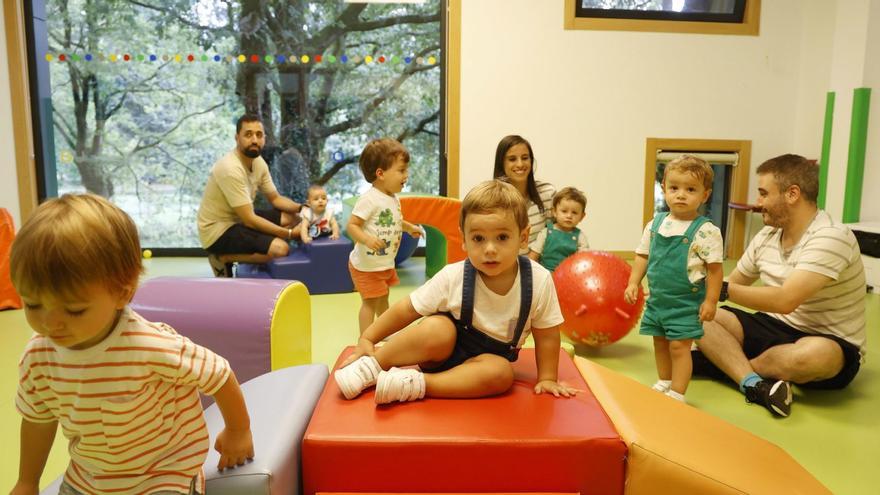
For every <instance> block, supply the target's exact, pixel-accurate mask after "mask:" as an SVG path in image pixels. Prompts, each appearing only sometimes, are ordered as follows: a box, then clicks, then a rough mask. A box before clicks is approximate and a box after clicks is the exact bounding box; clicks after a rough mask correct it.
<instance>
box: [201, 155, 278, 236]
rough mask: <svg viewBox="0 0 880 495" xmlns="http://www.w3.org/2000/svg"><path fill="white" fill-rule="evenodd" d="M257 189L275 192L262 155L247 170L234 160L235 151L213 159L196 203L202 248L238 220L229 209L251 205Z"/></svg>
mask: <svg viewBox="0 0 880 495" xmlns="http://www.w3.org/2000/svg"><path fill="white" fill-rule="evenodd" d="M257 191H260V192H261V193H263V194H264V195H265V194H271V193H273V192H275V191H277V189H276V188H275V183H274V182H272V176H271V175H269V165H267V164H266V161H265V160H263V158H262V157H259V156H258V157H257V158H255V159H254V161H253V166H252V167H251V170H250V171H248V169H247V167H245V166H244V164H243V163H241V160H239V159H238V155H236V154H235V150H233V151H230V152H229V153H227V154H226V155H225V156H224V157H223V158H221V159H219V160H217V163H215V164H214V166H213V167H212V168H211V173H210V174H209V175H208V182H207V183H206V184H205V192H204V194H203V195H202V204H201V206H199V215H198V220H199V241H201V243H202V247H204V248H208V247H210V246H211V245H212V244H214V243H215V242H217V239H219V238H220V236H221V235H223V233H224V232H226V231H227V230H229V227H232V226H233V225H234V224H236V223H239V222H241V219H240V218H238V215H236V214H235V210H233V208H237V207H239V206H244V205H247V204H253V202H254V199H255V198H256V197H257Z"/></svg>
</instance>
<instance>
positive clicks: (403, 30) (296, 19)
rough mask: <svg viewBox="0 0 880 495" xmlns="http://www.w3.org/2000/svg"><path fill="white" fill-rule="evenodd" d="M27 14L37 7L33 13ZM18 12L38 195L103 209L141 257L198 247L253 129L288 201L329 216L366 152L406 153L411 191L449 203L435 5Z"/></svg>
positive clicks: (333, 3)
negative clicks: (318, 201) (199, 221)
mask: <svg viewBox="0 0 880 495" xmlns="http://www.w3.org/2000/svg"><path fill="white" fill-rule="evenodd" d="M27 3H28V4H30V3H31V2H27ZM29 8H31V9H32V10H31V11H29V12H27V15H28V18H29V19H32V21H33V22H32V24H31V25H30V26H29V27H30V31H29V33H28V35H29V40H28V41H29V53H30V55H31V57H32V61H31V64H32V66H33V67H35V68H36V70H34V71H31V72H32V73H33V74H35V77H34V79H33V80H32V87H31V92H32V95H34V106H33V108H34V109H35V115H34V121H35V124H34V125H35V128H36V130H37V132H36V138H37V139H36V144H37V164H38V165H37V166H38V169H39V172H40V173H39V174H38V175H40V186H39V187H40V196H41V197H51V196H56V195H58V194H62V193H65V192H71V191H89V192H93V193H96V194H100V195H102V196H106V197H109V198H111V199H112V200H113V201H114V202H115V203H116V204H117V205H119V206H120V207H122V208H123V209H125V210H126V211H127V212H128V213H129V214H130V215H132V217H133V218H134V219H135V221H136V222H137V223H138V226H139V228H140V230H141V237H142V243H143V245H144V246H149V247H153V248H195V247H197V246H198V235H197V229H196V220H195V215H196V211H197V209H198V205H199V202H200V199H201V194H202V189H203V187H204V183H205V180H206V178H207V175H208V171H209V170H210V167H211V165H212V164H213V163H214V161H216V160H217V159H218V158H219V157H220V156H222V155H223V154H224V153H226V152H227V151H228V150H230V149H232V147H233V146H234V140H233V138H234V133H235V120H236V118H237V117H238V116H240V115H241V114H243V113H245V112H248V113H255V114H259V115H261V116H262V118H263V121H264V125H265V127H266V132H267V143H266V148H265V150H264V158H266V160H267V162H269V164H270V168H271V171H272V175H273V178H274V180H275V183H276V185H277V186H278V189H279V191H280V192H281V193H282V194H285V195H288V196H291V197H293V198H294V199H297V200H302V199H303V198H304V196H305V191H306V188H307V187H308V185H309V183H310V182H319V183H322V184H325V185H326V187H327V189H328V191H329V192H330V193H331V196H333V199H335V200H336V203H337V204H339V202H340V200H341V199H342V198H345V197H348V196H352V195H355V194H357V193H358V192H359V191H361V190H362V189H363V188H364V187H365V185H366V184H365V183H364V182H363V178H362V177H361V175H360V173H359V171H358V168H357V159H358V154H359V153H360V150H361V149H362V148H363V146H364V144H366V142H367V141H369V140H370V139H372V138H375V137H381V136H391V137H395V138H397V139H399V140H401V141H402V142H403V143H404V144H405V145H406V146H407V147H408V148H409V149H410V152H411V155H412V162H411V164H410V180H409V182H408V184H407V191H410V192H418V193H427V194H442V193H444V192H445V183H444V181H443V180H442V178H443V177H444V167H445V164H444V162H443V159H442V158H443V155H442V150H443V136H442V128H443V126H442V125H441V122H442V111H441V110H442V109H443V108H444V105H443V101H442V95H443V91H442V89H443V88H442V81H443V75H442V72H443V69H444V50H443V46H442V40H443V36H442V31H443V23H444V19H443V18H442V16H443V13H444V12H445V1H444V0H426V1H424V2H421V3H400V4H396V3H382V4H362V3H345V2H342V1H341V0H311V1H308V0H243V1H227V0H161V1H159V0H44V1H35V2H33V4H32V6H30V7H29Z"/></svg>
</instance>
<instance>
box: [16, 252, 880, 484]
mask: <svg viewBox="0 0 880 495" xmlns="http://www.w3.org/2000/svg"><path fill="white" fill-rule="evenodd" d="M146 264H147V277H154V276H159V275H173V276H196V277H208V276H210V273H211V272H210V268H209V266H208V263H207V261H206V260H205V259H187V258H163V259H152V260H147V262H146ZM728 269H729V267H728ZM400 278H401V282H402V283H401V285H400V286H398V287H396V288H395V289H394V290H392V292H391V301H392V302H393V301H396V300H398V299H400V298H402V297H404V296H405V295H406V294H408V293H409V291H411V290H412V289H413V288H414V287H416V286H418V285H419V284H421V283H422V282H423V281H424V260H423V259H421V258H416V259H413V260H410V261H408V262H407V266H406V267H404V268H403V269H401V270H400ZM866 297H867V307H868V309H867V313H868V329H869V333H870V335H869V340H868V343H869V346H868V348H869V351H868V362H867V363H866V365H865V366H864V367H863V368H862V371H861V372H860V373H859V376H858V377H857V378H856V380H855V381H854V382H853V384H852V385H851V386H850V387H849V388H848V389H847V390H844V391H838V392H817V391H808V392H803V391H800V390H797V389H796V390H795V404H794V406H793V409H792V415H791V417H789V418H786V419H776V418H773V417H771V415H770V413H769V412H767V410H765V409H764V408H762V407H759V406H749V405H746V404H745V402H744V399H743V396H742V394H740V392H739V391H738V390H736V389H735V388H734V387H733V386H732V385H731V386H728V385H726V384H721V383H716V382H711V381H708V380H700V379H697V380H694V381H693V382H692V383H691V387H690V389H689V390H688V394H687V398H688V401H689V403H690V404H691V405H693V406H694V407H698V408H700V409H702V410H704V411H706V412H707V413H709V414H712V415H715V416H718V417H720V418H723V419H725V420H727V421H729V422H731V423H734V424H736V425H738V426H740V427H741V428H744V429H746V430H748V431H750V432H752V433H754V434H755V435H757V436H759V437H763V438H765V439H767V440H770V441H771V442H774V443H776V444H777V445H779V446H780V447H782V448H783V449H785V450H786V451H787V452H788V453H789V454H791V455H792V456H793V457H794V458H795V459H796V460H797V461H798V462H800V463H801V464H802V465H803V466H804V467H805V468H806V469H807V470H809V471H810V472H811V473H813V475H815V476H816V477H817V478H818V479H819V480H820V481H822V482H823V483H824V484H825V485H826V486H827V487H828V488H829V489H830V490H831V491H832V492H834V493H835V494H838V495H845V494H853V495H856V494H858V495H861V494H867V493H877V490H878V488H877V487H878V486H880V470H878V469H877V468H876V465H877V460H878V459H880V428H878V424H880V422H878V419H877V418H878V417H880V414H878V411H880V394H878V393H877V392H876V390H877V385H876V384H875V381H876V380H877V379H878V378H880V343H878V341H877V335H876V333H877V328H878V322H880V296H878V295H873V294H872V295H868V296H866ZM343 307H347V308H349V309H348V311H340V308H343ZM358 307H359V298H358V296H357V294H356V293H350V294H332V295H324V296H313V297H312V322H313V333H312V343H313V349H312V356H313V360H314V362H316V363H325V364H328V365H330V364H332V363H333V362H334V361H335V359H336V356H337V355H338V353H339V351H340V350H341V349H342V347H344V346H346V345H352V344H354V343H355V340H356V337H357V309H358ZM340 314H348V315H349V316H348V317H345V318H342V319H340V318H339V316H338V315H340ZM0 329H2V333H0V343H2V344H0V371H2V372H0V397H6V398H7V399H6V400H5V401H3V403H4V404H5V406H3V407H2V408H0V418H2V419H4V421H0V441H2V444H0V445H5V446H6V447H5V448H4V449H5V451H6V452H7V453H6V454H4V455H3V458H4V459H6V461H4V462H2V463H0V492H2V491H4V490H9V489H10V488H11V487H12V484H13V483H14V482H15V479H16V477H17V473H18V452H19V450H18V444H19V442H18V426H19V417H18V415H17V413H16V412H15V410H14V406H13V397H14V396H15V387H16V383H17V379H16V377H17V372H16V365H17V363H18V358H19V353H20V351H21V349H22V348H23V346H24V343H25V342H26V341H27V339H28V337H29V335H30V330H29V329H28V327H27V323H26V322H25V319H24V314H23V312H22V311H0ZM577 352H578V354H580V355H582V356H584V357H587V358H589V359H592V360H594V361H596V362H598V363H600V364H602V365H604V366H607V367H609V368H612V369H614V370H617V371H619V372H621V373H623V374H625V375H627V376H630V377H632V378H633V379H635V380H638V381H640V382H642V383H646V384H650V383H653V381H654V380H655V378H656V376H655V372H654V358H653V351H652V348H651V340H650V339H648V338H646V337H640V336H639V335H638V334H637V332H630V334H629V335H627V336H626V337H625V338H623V339H622V340H621V341H619V342H617V343H615V344H613V345H611V346H608V347H606V348H603V349H598V350H595V349H589V348H578V349H577ZM872 390H873V391H874V392H872ZM871 425H873V426H871ZM682 435H688V432H687V431H683V432H682ZM64 444H65V442H64V440H63V437H62V435H61V434H60V433H59V434H58V438H57V439H56V444H55V447H54V448H53V449H52V453H51V455H50V457H49V462H48V464H47V466H46V470H45V473H44V475H43V484H44V485H46V484H48V483H49V482H50V481H51V480H53V479H54V478H55V477H56V476H58V475H59V474H61V473H62V472H63V471H64V468H65V466H66V463H67V457H66V447H65V445H64ZM718 448H719V449H722V448H724V445H719V446H718ZM772 468H773V467H772V466H770V465H767V466H766V469H772Z"/></svg>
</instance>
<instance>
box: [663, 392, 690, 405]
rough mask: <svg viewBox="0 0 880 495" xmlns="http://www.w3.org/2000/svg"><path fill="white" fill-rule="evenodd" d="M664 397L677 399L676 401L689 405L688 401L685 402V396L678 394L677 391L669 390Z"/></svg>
mask: <svg viewBox="0 0 880 495" xmlns="http://www.w3.org/2000/svg"><path fill="white" fill-rule="evenodd" d="M663 395H665V396H666V397H669V398H672V399H675V400H677V401H679V402H681V403H682V404H687V401H686V400H684V395H682V394H680V393H678V392H676V391H675V390H667V391H666V393H665V394H663Z"/></svg>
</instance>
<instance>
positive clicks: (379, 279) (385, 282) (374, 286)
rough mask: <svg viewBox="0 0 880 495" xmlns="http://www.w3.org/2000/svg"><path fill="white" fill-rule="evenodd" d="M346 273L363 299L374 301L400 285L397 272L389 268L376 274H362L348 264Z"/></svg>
mask: <svg viewBox="0 0 880 495" xmlns="http://www.w3.org/2000/svg"><path fill="white" fill-rule="evenodd" d="M348 271H349V272H351V281H352V282H354V288H355V289H356V290H357V291H358V292H360V294H361V297H362V298H364V299H374V298H376V297H382V296H387V295H388V288H389V287H391V286H392V285H397V284H399V283H400V279H399V278H397V270H395V269H394V268H389V269H387V270H381V271H378V272H362V271H360V270H358V269H357V268H355V267H354V265H352V264H351V261H349V262H348Z"/></svg>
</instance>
